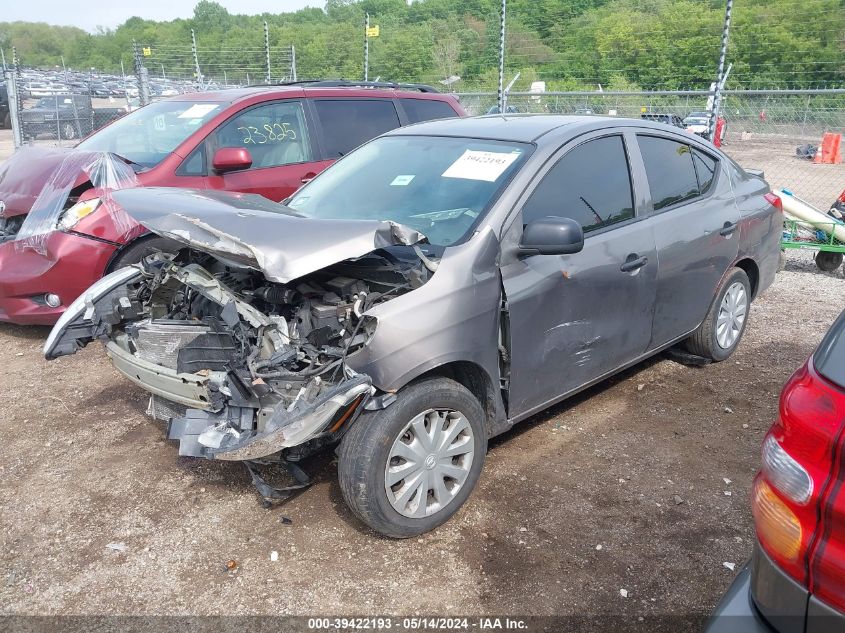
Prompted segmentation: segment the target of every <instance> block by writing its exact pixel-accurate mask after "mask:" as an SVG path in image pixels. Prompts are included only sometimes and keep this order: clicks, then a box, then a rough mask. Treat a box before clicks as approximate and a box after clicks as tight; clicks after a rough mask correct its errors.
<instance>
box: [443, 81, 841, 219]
mask: <svg viewBox="0 0 845 633" xmlns="http://www.w3.org/2000/svg"><path fill="white" fill-rule="evenodd" d="M711 94H712V93H710V92H708V91H654V92H547V93H528V92H515V93H511V94H510V95H508V98H507V106H506V110H507V111H508V112H525V113H545V114H581V115H603V116H614V117H628V118H640V117H642V116H643V115H646V116H648V117H652V118H659V119H661V120H663V119H664V118H665V120H666V121H672V120H675V121H676V122H678V123H681V124H683V123H682V122H683V121H684V120H686V121H687V124H689V125H693V124H695V121H693V119H695V118H696V117H695V116H694V115H695V114H700V115H703V116H705V117H706V110H707V105H708V98H709V97H710V96H711ZM459 97H460V99H461V103H462V104H463V106H464V108H465V109H466V110H467V112H469V113H470V114H471V115H479V114H486V113H488V112H497V111H498V110H497V94H496V93H495V92H476V93H463V94H459ZM659 115H668V116H666V117H662V116H659ZM671 115H674V117H676V118H675V119H673V118H672V116H671ZM691 115H693V116H692V117H691ZM722 116H723V117H724V119H725V129H724V135H723V138H722V149H723V150H724V151H725V152H726V153H727V154H728V155H729V156H731V157H732V158H733V159H734V160H736V161H737V162H738V163H740V164H741V165H743V166H744V167H748V168H754V169H762V170H763V171H764V172H765V174H766V179H767V180H768V181H769V183H770V184H771V186H772V187H773V188H776V189H781V188H786V189H789V190H791V191H793V192H794V193H795V194H796V195H798V196H799V197H801V198H803V199H805V200H807V201H808V202H810V203H811V204H813V205H814V206H816V207H818V208H820V209H822V210H827V209H828V207H829V206H830V205H831V203H832V202H833V201H834V199H835V198H836V197H837V196H838V195H839V194H840V193H841V192H842V190H843V189H845V164H838V165H828V164H817V163H814V162H813V160H812V154H813V149H814V148H817V147H818V146H819V145H820V144H821V140H822V136H823V135H824V134H825V133H826V132H833V133H837V134H845V90H727V91H725V92H724V93H723V96H722ZM699 118H701V117H699Z"/></svg>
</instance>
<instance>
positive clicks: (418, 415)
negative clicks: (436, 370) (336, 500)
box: [338, 378, 487, 538]
mask: <svg viewBox="0 0 845 633" xmlns="http://www.w3.org/2000/svg"><path fill="white" fill-rule="evenodd" d="M486 452H487V433H486V426H485V424H484V410H483V409H482V408H481V405H480V404H479V402H478V400H477V399H476V398H475V397H474V396H473V395H472V394H471V393H470V392H469V391H468V390H467V389H466V388H465V387H464V386H463V385H461V384H459V383H457V382H455V381H453V380H449V379H447V378H431V379H427V380H421V381H420V382H417V383H413V384H411V385H409V386H408V387H405V388H404V389H402V391H400V392H399V394H398V398H397V400H396V401H395V402H394V403H393V404H391V405H390V406H389V407H387V408H386V409H382V410H380V411H374V412H367V413H366V414H364V415H363V416H361V418H359V419H358V421H357V422H356V423H355V425H354V426H353V427H352V428H351V429H350V430H349V432H348V433H347V434H346V435H345V436H344V438H343V440H342V442H341V445H340V456H339V460H338V480H339V483H340V489H341V492H342V494H343V498H344V500H345V501H346V504H347V505H348V506H349V508H350V509H351V510H352V512H353V513H354V514H355V515H356V516H357V517H358V518H359V519H361V520H362V521H363V522H364V523H366V524H367V525H368V526H370V527H371V528H373V529H374V530H376V531H377V532H380V533H381V534H384V535H385V536H390V537H393V538H409V537H411V536H417V535H419V534H422V533H424V532H428V531H429V530H433V529H434V528H436V527H437V526H439V525H441V524H442V523H444V522H445V521H447V520H448V519H449V518H450V517H451V516H452V515H453V514H454V513H455V512H456V511H457V510H458V508H460V507H461V505H463V503H464V502H465V501H466V500H467V498H468V497H469V495H470V493H471V492H472V489H473V487H474V486H475V484H476V482H477V481H478V477H479V475H480V473H481V468H482V465H483V464H484V457H485V454H486Z"/></svg>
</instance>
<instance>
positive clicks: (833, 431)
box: [707, 312, 845, 633]
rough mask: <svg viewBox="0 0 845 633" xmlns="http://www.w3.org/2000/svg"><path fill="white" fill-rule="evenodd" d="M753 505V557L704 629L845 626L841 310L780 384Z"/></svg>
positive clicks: (785, 631)
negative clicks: (777, 409)
mask: <svg viewBox="0 0 845 633" xmlns="http://www.w3.org/2000/svg"><path fill="white" fill-rule="evenodd" d="M751 503H752V510H753V513H754V524H755V527H756V529H757V546H756V547H755V551H754V556H753V558H752V561H751V563H750V565H749V566H747V567H746V568H745V569H744V570H743V571H742V572H741V573H740V575H739V576H738V577H737V579H736V580H735V581H734V584H733V585H732V586H731V588H730V589H729V590H728V593H727V594H726V596H725V597H724V598H723V599H722V602H721V603H720V605H719V607H718V608H717V610H716V613H715V614H714V616H713V619H712V620H711V622H710V625H709V627H708V629H707V631H708V633H733V632H736V633H740V632H742V633H757V632H759V633H772V632H773V631H774V632H776V633H833V632H834V631H838V632H841V631H845V312H843V313H842V314H841V315H840V316H839V318H838V319H837V320H836V322H835V323H834V324H833V326H832V327H831V328H830V330H829V331H828V333H827V335H826V336H825V338H824V340H823V341H822V342H821V344H820V345H819V347H818V349H816V351H815V353H814V354H813V355H812V356H811V357H810V358H809V359H808V360H807V362H806V363H804V365H803V366H802V367H801V368H800V369H799V370H798V371H797V372H795V374H793V376H792V377H791V378H790V379H789V381H788V382H787V383H786V386H785V387H784V388H783V391H782V393H781V396H780V414H779V416H778V420H777V422H775V424H774V425H773V426H772V428H771V429H770V430H769V433H768V434H767V435H766V438H765V440H764V442H763V468H762V470H761V471H760V473H759V474H758V475H757V478H756V479H755V480H754V489H753V491H752V493H751Z"/></svg>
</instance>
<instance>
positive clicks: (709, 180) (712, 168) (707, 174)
mask: <svg viewBox="0 0 845 633" xmlns="http://www.w3.org/2000/svg"><path fill="white" fill-rule="evenodd" d="M692 162H693V164H694V165H695V175H696V176H697V177H698V190H699V192H701V193H702V194H705V193H707V190H708V189H710V185H712V184H713V180H714V178H715V177H716V165H717V164H718V163H717V162H716V161H715V160H714V159H712V158H710V157H709V156H708V155H707V154H704V153H702V152H700V151H698V150H697V149H693V150H692Z"/></svg>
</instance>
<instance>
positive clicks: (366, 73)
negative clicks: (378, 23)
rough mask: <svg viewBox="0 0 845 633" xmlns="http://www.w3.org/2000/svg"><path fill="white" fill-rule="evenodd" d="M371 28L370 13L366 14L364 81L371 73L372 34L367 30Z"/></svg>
mask: <svg viewBox="0 0 845 633" xmlns="http://www.w3.org/2000/svg"><path fill="white" fill-rule="evenodd" d="M369 30H370V14H369V13H365V14H364V81H367V79H368V78H369V74H370V36H369V35H367V32H368V31H369Z"/></svg>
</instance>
